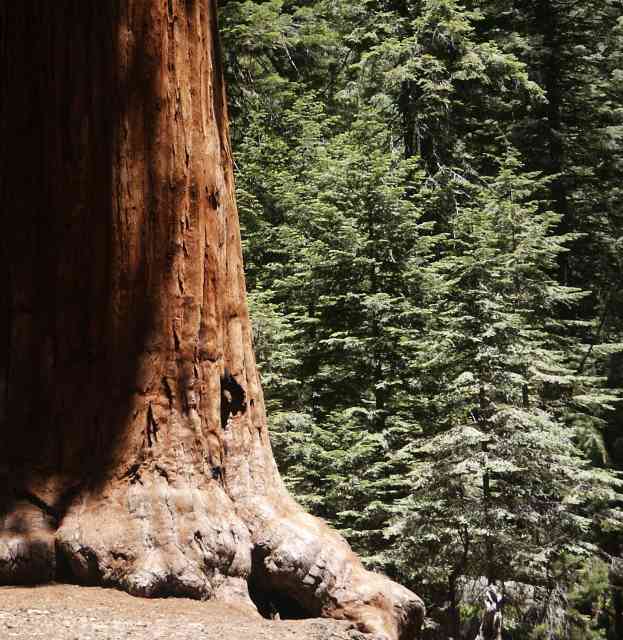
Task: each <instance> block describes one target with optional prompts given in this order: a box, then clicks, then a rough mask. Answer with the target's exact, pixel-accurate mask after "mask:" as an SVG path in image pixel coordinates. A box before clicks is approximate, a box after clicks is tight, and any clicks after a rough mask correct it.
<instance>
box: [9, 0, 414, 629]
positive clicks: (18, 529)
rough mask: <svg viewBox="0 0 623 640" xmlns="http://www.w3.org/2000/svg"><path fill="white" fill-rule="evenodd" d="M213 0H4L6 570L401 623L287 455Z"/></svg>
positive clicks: (408, 614)
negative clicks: (246, 265)
mask: <svg viewBox="0 0 623 640" xmlns="http://www.w3.org/2000/svg"><path fill="white" fill-rule="evenodd" d="M215 9H216V7H215V2H214V0H185V1H182V0H117V1H111V2H100V1H99V0H61V1H59V2H54V3H49V2H40V3H32V2H19V3H4V5H3V6H2V7H1V8H0V65H1V66H0V82H1V83H2V84H1V89H0V139H1V140H2V141H3V147H4V149H3V154H2V158H1V159H0V162H1V163H2V165H1V170H0V207H1V210H2V212H3V215H4V221H3V222H4V224H3V234H2V240H1V241H2V248H1V250H2V253H1V256H0V264H1V265H2V269H1V271H0V277H1V278H2V283H1V284H0V296H1V299H0V303H1V304H0V425H1V430H0V583H17V582H38V581H45V580H49V579H53V578H55V577H56V578H57V579H66V580H76V581H79V582H81V583H86V584H104V585H111V586H115V587H120V588H123V589H126V590H127V591H129V592H130V593H133V594H137V595H147V596H155V595H159V594H161V595H183V596H191V597H198V598H208V597H219V598H223V599H229V600H231V599H236V600H238V601H242V602H245V603H247V604H248V605H249V606H252V605H251V600H250V599H249V591H248V589H249V586H250V588H251V591H252V595H253V597H254V600H255V603H256V604H257V605H258V606H259V608H260V610H264V611H267V610H268V609H271V608H273V609H277V610H279V611H280V612H281V614H282V617H283V616H286V617H287V616H297V615H327V616H333V617H343V618H347V619H352V620H354V621H355V622H357V623H358V625H359V626H360V628H361V629H363V630H366V631H374V632H377V633H378V634H379V635H380V636H381V637H383V638H392V639H394V638H399V637H400V638H407V637H410V635H411V634H412V633H413V632H414V631H415V629H416V628H418V627H419V624H420V623H421V620H422V617H423V607H422V604H421V601H420V600H419V599H418V598H417V596H415V595H414V594H412V593H411V592H409V591H407V590H406V589H403V588H402V587H400V586H398V585H396V584H394V583H392V582H390V581H389V580H387V579H386V578H384V577H381V576H378V575H375V574H370V573H368V572H365V571H364V569H363V567H362V565H361V563H360V561H359V560H358V559H357V558H356V557H355V556H354V555H353V554H352V552H351V551H350V549H349V547H348V545H347V544H346V543H345V542H344V541H343V540H342V539H341V538H340V537H339V536H338V535H337V534H336V533H334V532H333V531H331V530H330V529H329V528H328V527H326V525H324V524H323V523H322V522H321V521H319V520H317V519H314V518H312V517H311V516H309V515H307V514H305V513H304V512H303V511H302V510H301V509H300V507H299V506H298V505H296V504H295V503H294V502H293V500H292V499H291V498H290V497H289V496H288V494H287V493H286V491H285V489H284V487H283V484H282V482H281V479H280V477H279V474H278V471H277V469H276V466H275V463H274V460H273V456H272V452H271V448H270V443H269V438H268V433H267V429H266V419H265V413H264V402H263V398H262V391H261V387H260V382H259V379H258V374H257V370H256V366H255V360H254V354H253V348H252V344H251V331H250V325H249V317H248V313H247V307H246V298H245V285H244V275H243V267H242V256H241V244H240V236H239V224H238V218H237V211H236V205H235V199H234V188H233V175H232V161H231V150H230V146H229V139H228V131H227V110H226V105H225V97H224V87H223V80H222V75H221V69H220V54H219V44H218V37H217V29H216V16H215Z"/></svg>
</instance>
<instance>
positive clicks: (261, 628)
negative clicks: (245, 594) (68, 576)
mask: <svg viewBox="0 0 623 640" xmlns="http://www.w3.org/2000/svg"><path fill="white" fill-rule="evenodd" d="M370 637H371V636H364V635H363V634H360V633H358V632H357V631H354V630H353V629H352V628H351V627H350V625H349V624H348V623H345V622H337V621H333V620H319V619H310V620H283V621H280V620H265V619H264V618H262V617H260V616H257V617H255V616H253V615H251V614H249V612H247V611H245V610H244V609H237V608H235V607H231V606H227V605H223V604H220V603H217V602H198V601H196V600H186V599H183V598H168V599H153V600H147V599H143V598H133V597H132V596H129V595H128V594H126V593H122V592H120V591H115V590H112V589H101V588H98V587H78V586H74V585H64V584H63V585H49V586H41V587H31V588H24V587H0V639H2V640H9V639H19V640H39V639H45V640H121V639H123V640H125V639H126V638H127V639H129V640H355V639H358V640H364V639H365V638H370Z"/></svg>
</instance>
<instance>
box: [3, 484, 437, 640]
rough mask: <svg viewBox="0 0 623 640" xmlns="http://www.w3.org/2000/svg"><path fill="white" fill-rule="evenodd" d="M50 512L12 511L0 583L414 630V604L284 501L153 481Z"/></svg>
mask: <svg viewBox="0 0 623 640" xmlns="http://www.w3.org/2000/svg"><path fill="white" fill-rule="evenodd" d="M36 502H39V503H40V504H35V503H36ZM54 512H55V507H54V506H51V505H48V504H47V503H45V502H44V501H43V500H42V499H40V498H38V497H37V496H35V495H34V494H28V495H27V496H26V497H22V498H21V499H18V500H17V501H16V502H15V503H14V505H13V508H12V511H11V512H10V513H8V515H6V516H5V517H4V526H3V533H2V534H1V537H0V583H2V584H30V583H43V582H48V581H51V580H57V581H61V582H76V583H79V584H85V585H100V586H109V587H114V588H118V589H123V590H125V591H127V592H129V593H130V594H132V595H135V596H144V597H168V596H180V597H189V598H196V599H206V600H207V599H218V600H222V601H224V602H228V603H232V604H235V605H237V606H238V607H240V606H242V607H244V608H246V609H247V610H248V611H249V614H250V615H259V614H258V612H261V613H262V615H264V616H268V617H270V616H274V615H276V614H279V615H280V617H281V618H304V617H331V618H337V619H344V620H349V621H352V622H353V623H354V624H355V625H356V626H357V628H358V629H359V630H360V631H363V632H365V633H371V634H374V635H375V637H377V638H378V639H379V640H399V639H404V640H406V639H411V638H415V637H417V633H418V630H419V628H420V626H421V623H422V620H423V616H424V607H423V604H422V602H421V600H420V599H419V598H418V597H417V596H416V595H414V594H413V593H411V592H410V591H408V590H407V589H405V588H403V587H401V586H399V585H397V584H395V583H393V582H391V581H390V580H388V579H387V578H385V577H384V576H381V575H378V574H374V573H371V572H368V571H366V570H365V569H364V567H363V566H362V564H361V562H360V560H359V559H358V558H357V557H356V556H355V555H354V554H353V552H352V551H351V549H350V547H349V546H348V544H347V543H346V542H345V541H344V540H343V539H342V538H341V537H340V536H339V535H338V534H337V533H336V532H334V531H333V530H331V529H330V528H329V527H327V526H326V525H325V524H324V523H323V522H322V521H320V520H319V519H317V518H314V517H312V516H310V515H308V514H306V513H305V512H304V511H303V510H302V509H301V508H300V507H299V506H298V505H297V504H296V503H295V502H294V501H293V500H292V499H291V498H290V496H288V495H287V494H286V493H283V494H272V495H270V496H262V495H254V496H249V497H245V498H243V499H240V500H236V501H234V500H232V499H231V498H230V497H229V496H228V495H227V493H226V492H225V490H224V489H223V488H222V486H221V485H220V483H219V482H218V481H217V480H214V481H212V480H210V481H209V482H208V483H207V484H206V486H203V487H201V486H196V485H194V484H192V482H189V481H188V480H184V479H177V480H175V481H171V480H170V479H168V478H167V477H165V475H160V474H158V473H156V474H154V475H153V476H144V477H138V476H137V477H134V478H131V479H128V481H127V482H126V483H123V484H116V483H111V484H110V485H109V486H107V485H104V486H103V487H100V488H98V489H97V490H95V489H86V490H84V491H83V492H82V493H80V494H79V495H77V496H76V497H75V498H74V499H73V500H72V502H71V504H70V505H69V507H68V509H67V511H66V513H64V514H62V520H61V521H59V522H57V521H55V513H54ZM59 515H61V514H59Z"/></svg>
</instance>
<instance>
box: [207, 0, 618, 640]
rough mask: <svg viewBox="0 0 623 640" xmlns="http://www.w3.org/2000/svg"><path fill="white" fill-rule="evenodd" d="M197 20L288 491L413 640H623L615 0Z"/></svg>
mask: <svg viewBox="0 0 623 640" xmlns="http://www.w3.org/2000/svg"><path fill="white" fill-rule="evenodd" d="M219 12H220V15H219V21H220V30H221V37H222V44H223V56H224V63H225V74H226V79H227V87H228V100H229V115H230V118H231V127H232V146H233V151H234V161H235V170H236V183H237V200H238V206H239V211H240V220H241V228H242V241H243V248H244V256H245V269H246V277H247V288H248V295H249V302H250V310H251V318H252V322H253V338H254V344H255V349H256V354H257V358H258V365H259V368H260V372H261V378H262V383H263V385H264V392H265V397H266V405H267V413H268V420H269V424H270V428H271V433H272V436H271V437H272V444H273V449H274V452H275V456H276V458H277V462H278V464H279V467H280V469H281V472H282V474H283V475H284V478H285V480H286V484H287V485H288V488H289V489H290V491H291V492H292V493H293V494H294V496H295V497H296V498H297V499H298V500H299V501H300V502H302V503H303V505H304V506H305V507H306V508H307V509H308V510H310V511H311V512H312V513H314V514H315V515H318V516H320V517H322V518H323V519H325V520H327V521H328V522H329V523H331V524H332V525H333V526H334V527H335V528H337V529H338V530H339V531H340V532H341V533H342V534H343V535H344V536H345V537H346V538H347V540H348V541H349V543H350V544H351V546H352V547H353V548H354V550H355V551H356V552H358V553H359V554H360V555H361V556H362V558H363V559H364V562H365V564H366V566H367V567H368V568H369V569H372V570H374V571H379V572H382V573H385V574H387V575H388V576H389V577H391V578H392V579H394V580H396V581H397V582H399V583H401V584H403V585H405V586H406V587H408V588H410V589H412V590H414V591H415V592H417V593H418V594H419V595H420V596H421V597H422V599H423V600H424V602H425V604H426V607H427V620H426V625H425V630H424V637H426V638H431V639H443V640H445V639H448V638H453V639H454V640H459V639H461V640H473V639H474V638H476V637H477V636H478V637H479V638H489V637H491V638H502V637H503V638H505V639H506V638H507V639H513V640H537V639H538V640H546V639H547V640H554V639H555V640H597V639H604V640H606V639H607V640H616V639H620V638H623V495H622V494H623V488H622V485H621V480H622V476H621V472H622V471H623V405H622V404H621V399H622V396H621V388H622V387H623V154H622V151H623V2H622V1H621V0H512V1H511V0H478V1H471V0H463V1H455V0H224V1H222V2H221V3H220V8H219ZM489 585H495V591H494V593H496V594H497V596H495V597H498V598H499V600H500V602H501V606H500V608H501V610H502V611H503V623H502V626H503V628H502V630H501V634H502V635H495V634H494V635H486V631H485V630H484V626H485V625H484V622H483V618H482V612H483V597H485V596H486V593H487V592H488V590H489V589H490V588H489ZM489 593H490V590H489ZM496 633H499V632H496Z"/></svg>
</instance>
